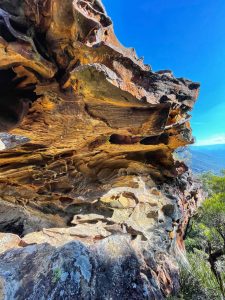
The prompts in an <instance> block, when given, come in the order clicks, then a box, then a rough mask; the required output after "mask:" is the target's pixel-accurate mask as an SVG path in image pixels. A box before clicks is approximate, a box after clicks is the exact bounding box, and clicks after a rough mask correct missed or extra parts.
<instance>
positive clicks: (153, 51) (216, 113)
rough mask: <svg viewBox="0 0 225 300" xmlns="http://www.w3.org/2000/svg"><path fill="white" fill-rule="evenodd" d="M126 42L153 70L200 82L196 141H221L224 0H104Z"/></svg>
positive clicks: (224, 135) (224, 133) (224, 124)
mask: <svg viewBox="0 0 225 300" xmlns="http://www.w3.org/2000/svg"><path fill="white" fill-rule="evenodd" d="M103 3H104V4H105V7H106V10H107V12H108V14H109V15H110V16H111V17H112V20H113V22H114V28H115V32H116V34H117V36H118V38H119V40H120V41H121V43H122V44H123V45H124V46H127V47H134V48H135V49H136V51H137V53H138V55H139V56H144V58H145V62H146V63H147V64H150V65H151V66H152V68H153V70H154V71H157V70H160V69H170V70H172V71H173V72H174V75H175V76H177V77H186V78H189V79H191V80H193V81H197V82H200V83H201V92H200V97H199V100H198V102H197V104H196V106H195V109H194V111H193V113H192V115H193V118H192V128H193V134H194V136H195V137H196V139H197V143H198V144H218V143H224V144H225V0H170V1H169V0H139V1H137V0H103Z"/></svg>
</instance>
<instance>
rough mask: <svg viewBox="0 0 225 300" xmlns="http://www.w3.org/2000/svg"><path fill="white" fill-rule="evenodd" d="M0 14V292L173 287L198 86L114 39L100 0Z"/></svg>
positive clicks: (194, 189)
mask: <svg viewBox="0 0 225 300" xmlns="http://www.w3.org/2000/svg"><path fill="white" fill-rule="evenodd" d="M0 20H1V23H0V29H1V31H0V35H1V36H0V88H1V91H2V92H1V96H0V108H1V109H0V131H6V130H12V129H13V130H12V131H11V132H10V133H6V132H2V133H1V134H0V138H1V143H0V150H1V152H0V232H1V233H0V239H1V240H0V253H1V254H0V299H7V300H11V299H18V300H20V299H21V300H22V299H30V300H31V299H32V300H33V299H164V298H165V297H166V296H167V295H170V294H175V293H176V292H177V291H178V289H179V272H178V267H177V260H184V259H185V249H184V244H183V237H184V234H185V229H186V225H187V223H188V220H189V218H190V217H191V216H192V214H193V212H194V211H195V208H196V206H197V205H198V202H199V200H200V199H201V190H200V189H199V185H198V182H196V181H195V180H194V179H193V177H192V175H191V172H190V171H189V170H188V168H187V167H186V165H185V164H184V163H183V162H180V161H178V160H176V159H175V158H174V156H173V153H174V151H175V149H177V148H178V147H180V146H184V145H187V144H191V143H192V142H193V138H192V134H191V128H190V123H189V119H190V115H189V112H190V111H191V109H192V107H193V105H194V103H195V101H196V99H197V96H198V91H199V84H198V83H193V82H191V81H189V80H186V79H183V78H175V77H174V76H173V74H172V73H171V72H170V71H167V70H165V71H159V72H156V73H155V72H153V71H152V70H151V68H150V67H149V66H147V65H145V64H144V63H143V61H142V60H140V59H139V58H138V57H137V55H136V54H135V51H134V50H133V49H126V48H124V47H123V46H122V45H121V44H120V43H119V42H118V40H117V39H116V37H115V35H114V32H113V27H112V21H111V19H110V18H109V17H108V16H107V14H106V11H105V8H104V7H103V5H102V3H101V1H100V0H92V1H91V0H74V1H72V0H65V1H61V0H54V1H53V0H39V1H36V0H29V1H28V0H16V1H10V0H0Z"/></svg>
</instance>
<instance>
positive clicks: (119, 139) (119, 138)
mask: <svg viewBox="0 0 225 300" xmlns="http://www.w3.org/2000/svg"><path fill="white" fill-rule="evenodd" d="M140 139H141V138H140V137H136V136H128V135H120V134H112V135H111V136H110V139H109V142H110V143H111V144H117V145H132V144H136V143H138V142H139V141H140Z"/></svg>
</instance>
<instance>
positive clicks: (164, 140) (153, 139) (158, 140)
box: [140, 133, 169, 145]
mask: <svg viewBox="0 0 225 300" xmlns="http://www.w3.org/2000/svg"><path fill="white" fill-rule="evenodd" d="M140 143H141V144H142V145H158V144H165V145H167V144H168V143H169V135H168V134H166V133H163V134H161V135H157V136H149V137H146V138H144V139H143V140H141V141H140Z"/></svg>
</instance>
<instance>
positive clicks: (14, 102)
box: [0, 68, 37, 132]
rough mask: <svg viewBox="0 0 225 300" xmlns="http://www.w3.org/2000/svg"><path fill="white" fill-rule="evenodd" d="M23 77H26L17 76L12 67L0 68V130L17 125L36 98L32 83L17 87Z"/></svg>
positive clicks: (4, 130)
mask: <svg viewBox="0 0 225 300" xmlns="http://www.w3.org/2000/svg"><path fill="white" fill-rule="evenodd" d="M25 79H26V77H22V78H17V76H16V74H15V72H14V71H13V69H12V68H11V69H7V70H0V90H1V95H0V132H7V131H10V130H12V129H14V128H16V127H17V126H19V124H20V123H21V122H22V120H23V118H24V117H25V116H26V115H27V113H28V111H29V109H30V108H31V106H32V103H33V102H34V101H35V100H36V99H37V96H36V94H35V92H34V89H35V86H34V85H27V86H26V87H23V88H20V87H19V84H20V83H21V82H23V80H25Z"/></svg>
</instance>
